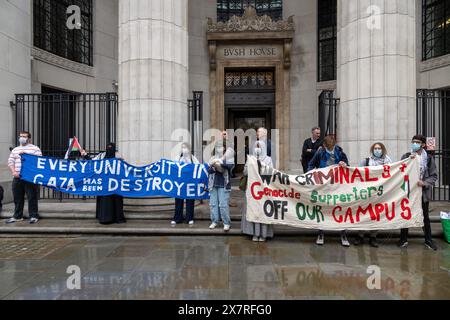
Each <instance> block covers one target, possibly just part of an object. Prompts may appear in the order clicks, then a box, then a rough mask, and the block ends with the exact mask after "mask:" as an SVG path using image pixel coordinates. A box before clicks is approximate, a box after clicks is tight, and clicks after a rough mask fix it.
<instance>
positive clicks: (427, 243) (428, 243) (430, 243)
mask: <svg viewBox="0 0 450 320" xmlns="http://www.w3.org/2000/svg"><path fill="white" fill-rule="evenodd" d="M424 244H425V247H427V248H428V249H431V250H434V251H436V250H437V247H436V245H435V244H434V242H433V241H428V240H427V241H425V243H424Z"/></svg>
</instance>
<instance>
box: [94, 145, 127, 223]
mask: <svg viewBox="0 0 450 320" xmlns="http://www.w3.org/2000/svg"><path fill="white" fill-rule="evenodd" d="M108 158H116V145H115V144H114V143H109V144H108V145H107V146H106V152H103V153H101V154H99V155H98V156H97V157H96V158H95V160H101V159H108ZM96 218H97V219H98V221H99V223H101V224H113V223H125V222H126V220H125V215H124V214H123V197H122V196H119V195H115V194H114V195H111V196H102V197H97V208H96Z"/></svg>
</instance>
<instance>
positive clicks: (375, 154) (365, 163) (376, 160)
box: [353, 142, 392, 248]
mask: <svg viewBox="0 0 450 320" xmlns="http://www.w3.org/2000/svg"><path fill="white" fill-rule="evenodd" d="M391 163H392V160H391V158H389V156H388V155H387V150H386V147H385V146H384V144H382V143H381V142H377V143H374V144H373V145H372V146H371V147H370V157H368V158H365V159H363V160H361V163H360V164H359V165H360V166H361V167H376V166H384V165H387V164H391ZM369 234H370V238H369V245H370V246H371V247H374V248H378V242H377V230H371V231H370V233H369ZM363 243H364V231H360V232H359V233H358V235H357V236H356V238H355V240H354V241H353V244H354V245H355V246H357V245H360V244H363Z"/></svg>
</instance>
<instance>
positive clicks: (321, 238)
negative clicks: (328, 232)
mask: <svg viewBox="0 0 450 320" xmlns="http://www.w3.org/2000/svg"><path fill="white" fill-rule="evenodd" d="M324 243H325V237H324V236H323V233H320V234H319V235H318V236H317V240H316V244H317V245H319V246H323V245H324Z"/></svg>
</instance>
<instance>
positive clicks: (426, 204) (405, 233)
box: [400, 200, 432, 241]
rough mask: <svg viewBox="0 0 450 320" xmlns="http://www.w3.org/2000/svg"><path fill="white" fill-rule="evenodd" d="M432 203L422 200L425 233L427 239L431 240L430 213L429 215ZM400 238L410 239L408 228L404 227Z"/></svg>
mask: <svg viewBox="0 0 450 320" xmlns="http://www.w3.org/2000/svg"><path fill="white" fill-rule="evenodd" d="M429 208H430V203H429V202H424V201H423V200H422V209H423V228H422V229H423V233H424V234H425V241H431V240H432V236H431V224H430V215H429ZM400 239H401V240H402V241H406V240H408V229H402V230H401V231H400Z"/></svg>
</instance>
